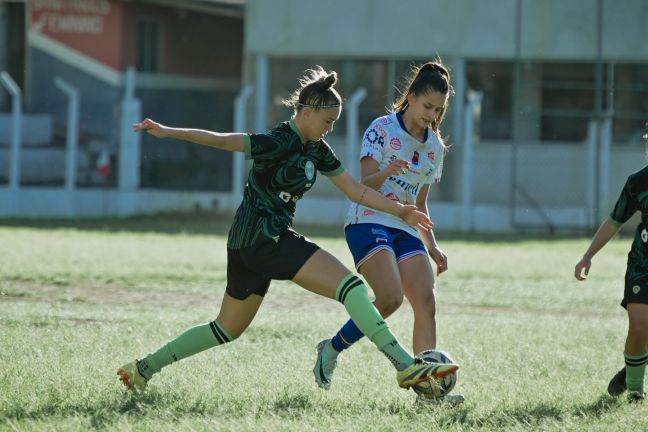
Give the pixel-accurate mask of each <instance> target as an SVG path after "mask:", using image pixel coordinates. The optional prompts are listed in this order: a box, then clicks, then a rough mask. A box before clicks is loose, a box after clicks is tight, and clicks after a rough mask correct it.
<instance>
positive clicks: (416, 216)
mask: <svg viewBox="0 0 648 432" xmlns="http://www.w3.org/2000/svg"><path fill="white" fill-rule="evenodd" d="M402 207H403V208H401V213H400V218H401V219H403V220H404V221H405V222H407V224H408V225H412V226H413V227H417V228H420V229H422V230H431V229H432V228H434V223H433V222H432V221H431V220H430V218H429V217H428V215H426V214H425V213H423V212H421V211H419V209H418V207H416V206H415V205H412V204H405V205H403V206H402Z"/></svg>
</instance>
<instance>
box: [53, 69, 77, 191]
mask: <svg viewBox="0 0 648 432" xmlns="http://www.w3.org/2000/svg"><path fill="white" fill-rule="evenodd" d="M54 85H55V86H56V87H58V88H59V89H60V90H61V91H62V92H63V93H65V94H66V95H67V97H68V110H67V138H66V145H65V189H67V190H68V191H72V190H73V189H74V188H75V187H76V178H77V161H78V154H79V107H80V105H81V95H80V94H79V90H78V89H77V88H76V87H74V86H72V85H71V84H69V83H68V82H66V81H64V80H63V79H62V78H59V77H55V78H54Z"/></svg>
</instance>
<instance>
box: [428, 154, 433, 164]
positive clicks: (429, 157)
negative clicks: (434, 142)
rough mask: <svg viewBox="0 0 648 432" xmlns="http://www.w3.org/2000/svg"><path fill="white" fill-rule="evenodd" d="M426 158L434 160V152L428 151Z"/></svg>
mask: <svg viewBox="0 0 648 432" xmlns="http://www.w3.org/2000/svg"><path fill="white" fill-rule="evenodd" d="M428 159H430V160H431V161H432V162H434V152H428Z"/></svg>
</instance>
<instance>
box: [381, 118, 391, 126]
mask: <svg viewBox="0 0 648 432" xmlns="http://www.w3.org/2000/svg"><path fill="white" fill-rule="evenodd" d="M380 122H381V123H382V124H384V125H388V124H390V123H391V122H392V121H391V119H390V118H389V117H383V118H381V119H380Z"/></svg>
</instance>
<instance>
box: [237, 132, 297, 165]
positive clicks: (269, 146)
mask: <svg viewBox="0 0 648 432" xmlns="http://www.w3.org/2000/svg"><path fill="white" fill-rule="evenodd" d="M244 146H245V148H244V150H245V158H246V159H254V160H272V159H278V158H280V157H281V155H282V154H284V153H285V152H286V151H288V150H290V146H291V142H290V140H288V139H286V137H284V136H281V135H279V134H277V133H274V131H270V132H268V133H263V134H248V135H246V136H245V137H244Z"/></svg>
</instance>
